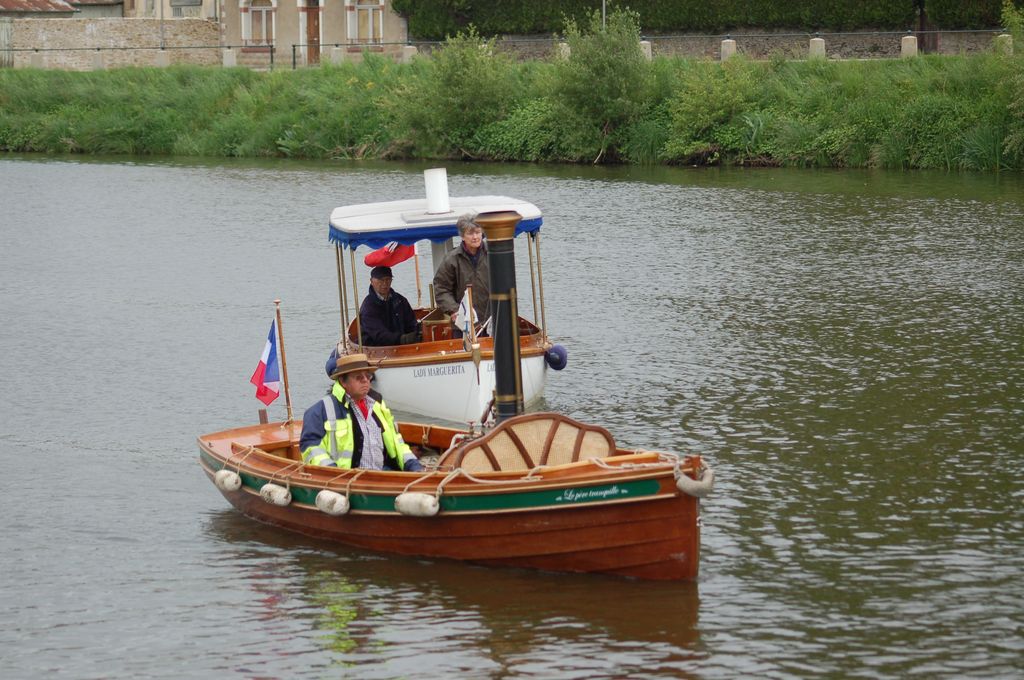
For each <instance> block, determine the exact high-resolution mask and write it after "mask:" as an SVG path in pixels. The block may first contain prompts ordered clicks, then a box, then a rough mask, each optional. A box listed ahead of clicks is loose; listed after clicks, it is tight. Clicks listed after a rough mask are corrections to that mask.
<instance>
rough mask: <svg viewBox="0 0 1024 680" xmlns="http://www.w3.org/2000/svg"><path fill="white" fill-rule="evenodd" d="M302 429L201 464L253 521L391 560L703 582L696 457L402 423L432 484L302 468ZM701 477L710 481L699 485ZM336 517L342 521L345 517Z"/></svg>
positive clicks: (202, 443) (536, 427)
mask: <svg viewBox="0 0 1024 680" xmlns="http://www.w3.org/2000/svg"><path fill="white" fill-rule="evenodd" d="M301 429H302V427H301V423H297V422H291V423H287V422H280V423H269V424H266V425H253V426H249V427H241V428H237V429H232V430H226V431H224V432H218V433H215V434H208V435H203V436H201V437H200V438H199V447H200V463H201V465H202V467H203V470H204V471H205V472H206V474H207V475H208V476H209V477H210V479H211V480H213V481H214V482H215V484H216V485H217V488H218V489H220V491H221V492H222V493H223V494H224V497H225V498H227V499H228V501H230V502H231V504H232V505H234V506H235V507H236V508H238V509H239V510H240V511H242V512H243V513H244V514H246V515H247V516H249V517H251V518H253V519H256V520H259V521H261V522H266V523H269V524H273V525H277V526H280V527H283V528H285V529H289V530H291V531H296V532H299V533H302V534H306V535H309V536H314V537H318V538H324V539H330V540H335V541H339V542H341V543H344V544H347V545H352V546H358V547H361V548H367V549H370V550H377V551H381V552H389V553H398V554H403V555H415V556H420V557H430V558H449V559H456V560H465V561H469V562H474V563H479V564H485V565H494V566H508V567H526V568H533V569H544V570H549V571H572V572H597V573H605V574H615V575H619V576H631V577H636V578H643V579H662V580H673V579H693V578H696V576H697V574H698V560H699V556H700V532H699V529H698V521H697V517H698V498H699V497H700V496H702V495H704V494H706V493H707V491H709V490H710V487H711V480H712V476H711V473H710V471H709V470H708V469H707V468H705V467H703V465H702V463H701V461H700V459H699V458H698V457H689V458H685V459H682V458H679V457H678V456H676V455H675V454H666V453H657V452H652V451H627V450H624V449H621V448H618V447H616V446H615V444H614V441H613V439H612V436H611V434H610V433H609V432H608V431H607V430H605V429H604V428H600V427H595V426H588V425H583V424H581V423H578V422H576V421H574V420H571V419H570V418H567V417H565V416H561V415H558V414H553V413H535V414H526V415H522V416H518V417H515V418H510V419H507V420H505V421H503V422H502V423H501V424H500V425H498V426H497V427H496V428H494V429H493V430H491V431H490V432H488V433H486V434H484V435H478V436H470V435H469V433H468V432H467V431H460V430H456V429H452V428H446V427H440V426H437V425H425V424H415V423H401V424H400V426H399V429H400V431H401V433H402V436H403V438H404V439H405V440H406V442H408V443H409V444H410V446H412V447H413V450H414V453H416V454H417V455H418V456H420V457H421V459H426V458H428V457H429V456H439V459H438V462H437V464H436V466H432V467H433V469H432V470H430V471H429V472H426V473H417V472H383V471H372V470H361V469H355V470H347V471H339V470H338V469H336V468H324V467H316V466H311V465H303V464H302V462H301V457H300V454H299V448H298V440H299V434H300V432H301ZM698 478H699V480H698ZM334 513H339V514H334Z"/></svg>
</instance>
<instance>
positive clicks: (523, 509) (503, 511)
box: [200, 460, 679, 518]
mask: <svg viewBox="0 0 1024 680" xmlns="http://www.w3.org/2000/svg"><path fill="white" fill-rule="evenodd" d="M200 466H201V467H202V468H203V471H204V472H205V473H206V474H207V476H208V477H210V478H211V479H212V478H213V476H214V474H216V470H213V469H211V468H210V467H209V466H208V465H207V464H206V461H203V460H200ZM250 476H252V477H256V478H257V479H263V478H264V477H263V476H262V475H255V474H253V475H250ZM661 477H664V474H662V475H659V476H657V477H647V478H632V479H616V480H613V481H604V482H601V481H597V482H596V483H595V484H580V485H571V486H565V488H580V487H586V486H599V485H604V484H609V483H623V482H636V481H645V479H660V478H661ZM292 486H302V488H306V489H310V490H314V489H318V490H327V491H337V490H336V489H323V488H321V487H306V486H303V485H299V484H293V485H292ZM563 486H564V485H555V486H550V487H547V488H540V489H537V488H519V487H516V488H505V489H499V490H491V491H492V492H491V493H470V492H468V491H466V492H463V493H449V492H448V490H447V487H446V488H445V493H444V494H443V495H444V496H453V497H454V496H459V497H467V498H468V497H485V496H497V495H507V494H508V493H526V492H543V491H552V490H554V489H558V488H562V487H563ZM240 492H244V493H247V494H250V495H252V496H254V497H259V496H260V492H259V490H257V489H254V488H252V487H250V486H246V485H244V484H243V485H242V486H241V487H240V488H239V489H238V490H236V491H234V492H232V493H240ZM351 493H352V494H359V495H364V496H375V497H381V498H388V497H391V498H394V497H396V496H398V495H399V493H398V492H396V491H391V492H387V493H386V492H372V491H366V490H357V489H352V491H351ZM225 495H226V494H225ZM678 496H679V494H678V493H671V492H666V491H663V490H659V491H657V492H655V493H652V494H647V495H644V496H633V497H630V498H613V499H606V500H591V501H585V502H579V503H545V504H537V505H523V506H519V507H508V508H486V509H476V508H471V509H449V508H443V509H442V510H441V512H439V513H438V515H437V517H442V518H443V517H455V516H457V517H469V516H474V517H476V516H481V515H507V514H514V513H533V512H540V511H558V512H560V511H563V510H579V509H585V508H596V507H601V506H608V505H627V504H637V503H646V502H651V501H664V500H672V499H674V498H677V497H678ZM288 507H293V508H299V509H302V510H309V511H313V512H320V509H319V508H317V507H316V505H314V504H312V503H305V502H302V501H297V500H294V499H293V500H292V501H291V502H290V503H289V504H288ZM345 514H346V516H351V515H367V516H376V517H397V516H400V515H401V516H405V515H402V513H400V512H398V511H397V510H367V509H362V508H355V507H353V508H351V509H350V510H349V511H348V512H347V513H345Z"/></svg>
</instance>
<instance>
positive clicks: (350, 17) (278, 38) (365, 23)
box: [220, 0, 408, 65]
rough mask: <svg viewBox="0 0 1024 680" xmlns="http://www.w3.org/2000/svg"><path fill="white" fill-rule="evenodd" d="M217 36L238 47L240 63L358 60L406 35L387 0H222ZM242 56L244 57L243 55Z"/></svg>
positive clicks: (391, 48) (398, 44)
mask: <svg viewBox="0 0 1024 680" xmlns="http://www.w3.org/2000/svg"><path fill="white" fill-rule="evenodd" d="M220 22H221V36H222V38H223V43H224V45H225V46H230V47H232V48H238V49H240V51H241V53H242V55H243V59H241V60H240V62H239V63H245V62H249V63H252V62H253V57H256V58H258V57H259V56H260V55H264V56H269V53H270V49H271V47H273V48H274V49H275V59H276V60H285V59H288V60H290V59H291V58H292V55H293V53H294V54H295V55H296V59H297V61H298V62H299V63H300V64H303V65H310V64H316V63H319V62H320V61H321V60H327V59H334V60H337V59H360V58H361V56H362V53H363V51H364V50H369V51H372V52H382V53H387V54H398V53H400V52H401V50H402V47H403V45H404V44H405V43H406V41H407V39H408V28H407V24H406V21H405V19H404V18H403V17H401V16H399V15H398V14H396V13H395V12H394V11H393V10H392V8H391V3H390V0H224V2H223V4H222V6H221V17H220ZM244 57H248V58H247V59H246V58H244Z"/></svg>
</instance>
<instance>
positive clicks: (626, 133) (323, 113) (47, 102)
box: [0, 12, 1024, 171]
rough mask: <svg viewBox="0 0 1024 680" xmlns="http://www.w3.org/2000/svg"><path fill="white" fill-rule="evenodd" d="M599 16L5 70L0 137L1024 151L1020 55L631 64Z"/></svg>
mask: <svg viewBox="0 0 1024 680" xmlns="http://www.w3.org/2000/svg"><path fill="white" fill-rule="evenodd" d="M595 17H596V15H595ZM595 17H591V18H590V19H591V20H590V22H589V23H588V24H586V25H585V26H576V25H574V24H570V26H569V27H568V30H567V37H568V38H569V41H570V44H571V45H572V48H573V51H572V55H571V56H570V58H569V59H568V60H555V61H550V62H522V63H520V62H514V61H512V60H511V59H509V58H508V57H507V56H504V55H502V54H501V53H500V52H499V51H497V50H496V49H495V47H494V45H493V44H491V43H489V42H488V41H485V40H482V39H481V38H479V37H478V36H476V35H475V34H472V33H471V34H468V35H462V36H458V37H456V38H453V39H450V40H449V41H448V42H447V43H446V44H445V46H444V47H443V49H441V50H439V51H438V52H436V53H435V54H434V55H433V57H432V58H430V59H427V58H417V59H415V60H413V62H412V63H411V64H395V63H393V62H391V61H390V60H388V59H385V58H381V57H375V56H374V55H367V58H366V59H365V60H364V61H362V62H361V63H358V64H353V63H345V64H341V65H336V66H335V65H329V64H325V65H323V66H322V67H321V68H318V69H307V70H301V71H287V70H286V71H275V72H272V73H257V72H252V71H249V70H246V69H220V68H216V69H208V68H200V67H187V66H177V67H172V68H167V69H121V70H110V71H101V72H92V73H73V72H62V71H38V70H31V69H24V70H11V69H3V70H0V150H6V151H43V152H50V153H67V152H72V153H120V154H185V155H207V156H279V157H301V158H451V157H456V158H471V159H490V160H510V161H559V162H587V163H591V162H628V163H687V164H757V165H800V166H833V167H887V168H938V169H945V170H961V169H967V170H989V171H999V170H1007V169H1012V170H1020V169H1022V166H1024V57H1021V56H1011V55H1004V54H996V53H991V54H984V55H979V56H921V57H916V58H913V59H901V60H885V61H882V60H879V61H851V62H837V61H827V60H822V59H818V60H810V61H790V60H785V59H783V58H781V57H780V58H775V59H772V60H770V61H768V62H751V61H748V60H745V59H743V58H733V59H730V60H729V61H727V62H725V63H717V62H708V61H693V60H686V59H672V58H658V59H655V60H654V61H653V62H647V61H644V60H643V58H642V56H641V55H640V53H639V50H638V49H635V47H636V42H637V40H636V39H637V38H638V37H639V36H638V34H637V31H638V29H637V28H636V22H635V17H633V15H631V14H629V13H628V12H613V13H612V14H611V15H610V17H609V20H608V28H607V29H602V28H601V26H600V23H599V22H598V20H597V19H596V18H595Z"/></svg>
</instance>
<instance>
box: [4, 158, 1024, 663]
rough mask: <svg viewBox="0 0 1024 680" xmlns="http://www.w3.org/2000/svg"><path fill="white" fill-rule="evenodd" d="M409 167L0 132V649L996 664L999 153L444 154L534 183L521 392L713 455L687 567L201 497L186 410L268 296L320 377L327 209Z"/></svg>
mask: <svg viewBox="0 0 1024 680" xmlns="http://www.w3.org/2000/svg"><path fill="white" fill-rule="evenodd" d="M424 167H426V166H425V165H423V164H408V165H406V164H387V163H358V164H355V163H353V164H330V163H291V162H280V161H277V160H274V161H270V160H268V161H256V162H250V161H220V160H218V161H214V162H209V161H194V160H189V159H175V160H172V161H166V162H165V161H153V160H150V159H146V161H145V162H135V163H125V162H124V161H123V160H122V159H117V160H116V161H113V162H109V161H99V162H96V161H93V160H92V159H88V160H86V159H79V158H75V159H70V160H69V159H42V160H40V159H34V158H33V159H21V160H14V159H12V158H4V159H2V160H0V204H2V206H3V211H2V215H3V216H2V217H0V238H2V239H3V242H4V257H5V260H4V266H3V267H0V291H2V292H3V294H4V298H3V299H4V313H5V323H4V324H0V356H2V357H3V358H4V362H5V363H4V372H3V375H4V383H3V389H2V390H0V413H3V419H2V420H0V453H2V454H3V459H4V460H5V461H6V462H8V466H7V467H6V468H5V477H4V479H5V493H4V494H0V513H2V514H3V517H4V522H3V524H2V525H0V537H2V538H3V541H4V546H5V547H9V549H8V550H4V551H0V574H3V576H4V578H3V579H0V601H2V602H3V603H4V608H3V612H4V613H3V614H0V616H3V617H5V618H4V620H3V625H0V658H3V660H4V671H5V677H7V676H8V675H9V676H10V677H19V678H20V677H37V676H38V675H39V674H40V671H44V672H47V673H48V674H51V675H60V674H64V675H69V676H73V677H81V678H94V677H95V678H110V677H145V676H154V675H156V676H160V675H165V674H166V673H167V669H168V668H173V669H175V672H176V673H178V674H180V675H181V676H182V677H210V676H220V675H240V676H243V677H284V676H290V675H294V674H295V673H296V672H302V673H303V675H312V676H316V677H321V676H324V677H337V676H339V675H353V676H354V675H359V676H360V677H363V676H366V677H396V676H411V675H414V674H416V675H426V676H430V677H435V676H439V675H442V674H446V673H451V674H459V675H468V676H471V677H520V676H522V677H527V676H529V677H545V678H547V677H560V678H569V677H588V678H589V677H622V676H629V675H633V676H637V677H641V676H642V677H650V676H665V677H678V676H686V675H690V676H694V677H703V678H718V677H721V678H732V677H810V676H815V677H817V676H828V677H852V676H857V677H906V676H909V675H915V674H916V675H922V676H927V677H948V678H959V677H964V676H971V677H1020V676H1024V662H1022V659H1024V645H1022V642H1021V640H1022V639H1024V637H1022V636H1021V630H1022V627H1024V618H1022V614H1021V612H1024V576H1022V574H1024V551H1022V549H1021V548H1022V546H1024V503H1022V502H1021V499H1022V498H1024V455H1022V454H1024V448H1022V442H1024V426H1022V423H1024V387H1022V385H1024V351H1022V350H1024V348H1022V341H1021V338H1024V178H1022V177H1020V176H1019V175H1012V174H1011V175H1007V174H1004V175H1000V176H989V175H953V174H930V173H884V172H862V171H855V172H845V171H824V172H821V171H799V170H780V169H774V170H757V171H748V170H742V169H727V170H701V171H696V170H693V169H683V168H650V169H643V168H588V167H557V168H548V167H542V166H532V165H531V166H516V165H501V166H498V165H470V164H449V166H448V173H449V188H450V189H451V191H452V193H453V194H455V195H460V194H461V195H467V194H507V195H512V196H521V197H524V198H528V199H530V200H532V201H533V202H535V203H536V204H537V205H539V206H540V207H541V208H542V209H543V210H544V214H545V225H544V229H543V232H542V243H541V250H542V253H543V266H544V273H545V280H544V284H545V285H544V293H545V301H546V303H547V315H546V316H547V320H548V324H549V328H550V331H551V333H552V335H553V337H554V338H555V339H556V340H557V341H558V342H560V343H561V344H563V345H565V346H566V347H567V348H568V351H569V364H568V367H567V368H566V370H564V371H562V372H560V373H556V374H552V375H551V376H550V377H549V380H548V387H547V390H546V395H545V399H544V407H545V408H550V409H552V410H556V411H560V412H563V413H566V414H567V415H570V416H573V417H576V418H579V419H581V420H585V421H591V422H597V423H600V424H602V425H604V426H606V427H607V428H608V429H609V430H610V431H611V432H612V433H613V434H614V435H615V437H616V440H617V441H618V442H619V443H620V444H621V445H623V446H627V447H632V446H637V447H647V448H658V449H671V450H679V451H686V452H689V453H699V454H702V455H704V456H706V457H707V459H708V460H709V462H710V463H711V465H712V466H713V467H714V468H715V469H716V471H717V472H718V477H717V486H716V493H715V494H714V496H712V497H711V498H710V499H708V500H707V501H706V502H704V503H703V504H702V510H703V530H702V536H703V543H702V562H701V579H700V582H699V584H695V585H694V584H690V585H684V584H660V583H654V584H647V583H634V582H630V581H622V580H617V579H606V578H593V577H576V576H565V575H551V574H538V573H533V572H517V571H514V570H502V569H484V568H476V567H470V566H467V565H462V564H454V563H443V562H423V561H416V560H407V559H397V558H389V557H386V556H381V555H375V554H368V553H361V552H357V551H349V550H346V549H344V548H339V547H336V546H330V545H325V544H319V543H316V542H310V541H308V540H307V539H302V538H295V537H291V536H288V535H287V534H283V533H282V532H280V531H278V530H276V529H272V528H269V527H263V526H261V525H258V524H255V523H253V522H251V521H250V520H248V519H246V518H244V517H242V516H240V515H238V514H236V513H235V512H234V511H232V510H230V509H229V507H228V504H227V503H226V501H224V499H223V498H222V497H221V496H220V494H218V493H217V492H216V490H215V489H214V488H213V486H212V485H211V484H210V483H209V481H208V480H207V479H206V477H205V476H204V475H203V474H201V473H200V471H199V469H198V466H197V465H196V451H195V448H194V438H195V436H196V434H197V433H199V432H207V431H215V430H220V429H223V428H225V427H228V426H232V425H236V424H244V423H247V422H252V421H254V420H255V414H256V408H257V405H258V402H256V401H255V400H254V399H253V397H252V387H251V385H249V384H248V378H249V376H250V375H251V374H252V370H253V367H254V365H255V361H256V359H257V358H258V354H259V351H260V350H261V349H262V346H263V341H264V338H265V337H266V328H267V324H268V317H270V316H271V314H272V309H273V308H272V300H274V299H275V298H282V299H283V300H284V303H283V305H282V307H283V313H284V316H285V319H284V326H285V329H286V342H287V358H288V369H289V370H288V372H289V376H290V378H291V381H292V398H293V402H294V403H295V405H296V408H297V409H301V408H304V407H305V406H306V405H308V404H310V403H313V401H314V400H316V399H318V398H319V397H320V396H321V395H322V394H323V393H324V391H325V389H326V387H327V385H326V381H325V377H324V375H323V361H324V358H325V356H326V354H327V352H328V351H329V349H330V347H331V345H332V344H333V342H334V339H335V338H336V337H337V333H338V331H339V327H338V326H339V318H338V313H337V307H336V304H337V302H336V300H337V295H336V276H335V272H334V263H333V257H332V251H331V250H330V248H329V246H328V244H327V242H326V220H327V216H328V215H329V213H330V211H331V209H333V208H334V207H336V206H338V205H342V204H345V203H354V202H362V201H366V200H371V199H373V200H391V199H398V198H408V197H409V196H417V195H421V193H422V191H423V181H422V177H421V175H420V170H422V169H423V168H424ZM519 264H520V265H524V264H525V258H521V261H520V263H519ZM414 276H415V271H414V266H413V263H411V262H409V263H403V264H401V265H399V266H398V267H397V268H396V288H398V290H400V291H402V292H403V293H404V294H407V295H408V294H409V293H412V294H415V290H414V288H415V286H414V283H413V281H414ZM359 287H360V289H365V280H363V281H362V282H361V283H360V286H359ZM524 297H525V295H524ZM521 307H522V308H523V309H524V312H526V313H527V314H529V313H530V307H531V305H530V303H529V301H528V300H527V301H526V304H524V305H522V306H521ZM279 402H280V400H279ZM271 412H272V417H283V413H284V406H283V404H281V403H275V404H274V406H273V407H272V408H271ZM142 649H144V650H146V653H145V654H130V653H127V652H126V650H142Z"/></svg>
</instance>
